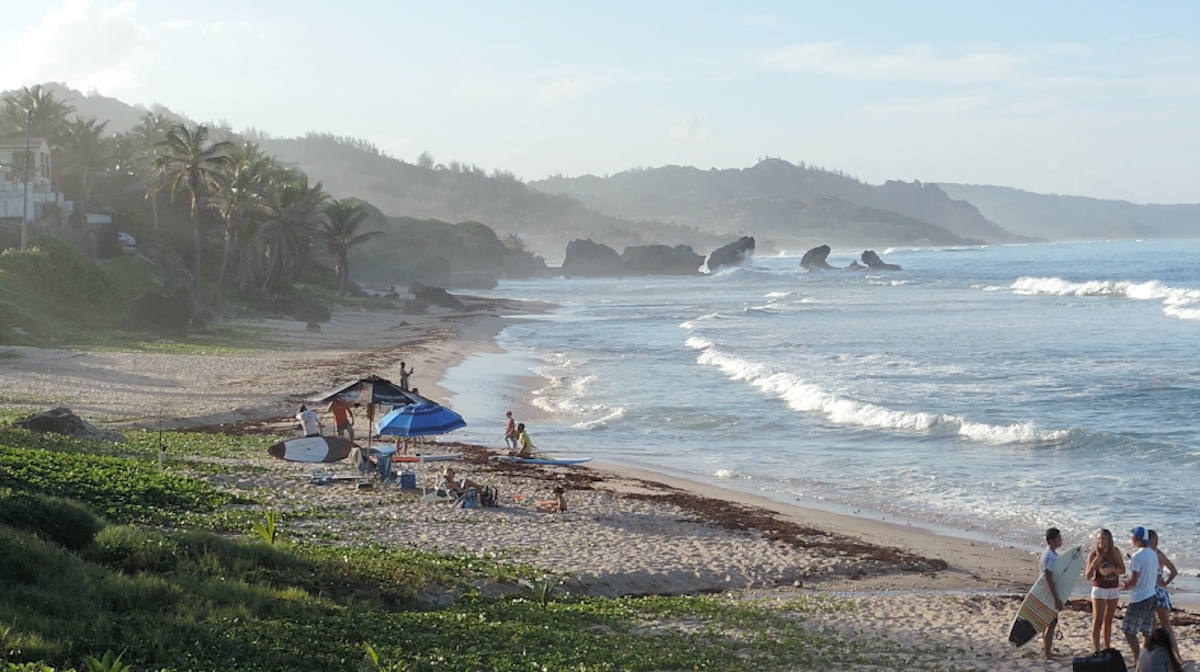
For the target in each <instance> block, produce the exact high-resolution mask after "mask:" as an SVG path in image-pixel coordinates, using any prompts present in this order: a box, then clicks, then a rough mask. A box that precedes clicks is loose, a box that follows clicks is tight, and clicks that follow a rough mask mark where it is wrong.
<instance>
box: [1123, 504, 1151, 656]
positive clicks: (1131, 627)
mask: <svg viewBox="0 0 1200 672" xmlns="http://www.w3.org/2000/svg"><path fill="white" fill-rule="evenodd" d="M1129 540H1130V541H1131V542H1132V543H1133V545H1134V546H1135V547H1136V548H1137V550H1136V551H1134V553H1133V557H1131V558H1130V559H1129V578H1128V579H1125V581H1124V583H1122V584H1121V588H1122V589H1124V590H1128V591H1131V592H1130V595H1129V607H1127V608H1126V609H1125V622H1124V623H1122V624H1121V630H1122V631H1124V633H1125V641H1127V642H1129V650H1130V651H1131V652H1133V660H1137V659H1138V651H1139V649H1140V646H1139V644H1138V638H1137V636H1138V635H1139V634H1141V635H1143V636H1145V637H1146V638H1147V640H1148V639H1149V638H1150V633H1151V632H1152V631H1153V629H1154V610H1155V609H1157V608H1158V590H1157V589H1158V554H1157V553H1155V552H1154V549H1152V548H1150V533H1149V532H1148V531H1147V530H1146V528H1144V527H1142V526H1141V525H1138V526H1137V527H1135V528H1133V529H1132V530H1130V532H1129Z"/></svg>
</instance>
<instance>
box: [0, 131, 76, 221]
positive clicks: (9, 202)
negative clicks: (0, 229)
mask: <svg viewBox="0 0 1200 672" xmlns="http://www.w3.org/2000/svg"><path fill="white" fill-rule="evenodd" d="M25 156H26V154H25V137H24V136H20V137H17V136H9V137H0V219H20V218H21V212H22V209H23V208H24V207H25V203H26V200H25ZM29 158H30V170H29V201H28V202H29V211H28V212H26V213H25V218H26V219H27V220H29V221H33V220H36V219H39V218H40V217H41V216H42V215H43V212H44V211H45V206H46V204H48V203H52V204H57V205H58V206H59V208H60V213H61V212H62V211H63V210H64V206H65V205H66V204H65V203H64V202H63V197H62V194H61V193H58V192H56V191H54V190H53V182H52V180H51V174H52V173H51V169H52V167H53V166H52V164H51V156H50V144H49V143H48V142H46V139H45V138H31V139H30V141H29ZM60 216H61V215H60Z"/></svg>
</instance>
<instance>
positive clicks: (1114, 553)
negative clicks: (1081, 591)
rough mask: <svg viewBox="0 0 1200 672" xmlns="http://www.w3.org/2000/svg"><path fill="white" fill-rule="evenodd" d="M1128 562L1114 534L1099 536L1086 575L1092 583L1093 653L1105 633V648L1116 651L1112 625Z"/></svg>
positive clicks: (1107, 533) (1089, 556) (1104, 533)
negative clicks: (1114, 538)
mask: <svg viewBox="0 0 1200 672" xmlns="http://www.w3.org/2000/svg"><path fill="white" fill-rule="evenodd" d="M1124 573H1125V563H1124V562H1123V561H1122V560H1121V552H1120V551H1118V550H1117V546H1116V544H1114V543H1113V537H1112V532H1109V531H1108V530H1103V529H1102V530H1100V531H1099V532H1097V533H1096V547H1095V548H1093V549H1092V552H1091V553H1090V554H1088V559H1087V573H1086V576H1087V578H1088V579H1091V581H1092V650H1093V651H1100V632H1101V631H1102V630H1103V632H1104V648H1105V649H1110V648H1112V622H1113V617H1114V616H1116V614H1117V600H1119V599H1120V597H1121V575H1122V574H1124Z"/></svg>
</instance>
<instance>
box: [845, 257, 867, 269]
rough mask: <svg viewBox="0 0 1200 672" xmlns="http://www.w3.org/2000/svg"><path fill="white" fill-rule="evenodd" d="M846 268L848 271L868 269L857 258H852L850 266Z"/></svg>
mask: <svg viewBox="0 0 1200 672" xmlns="http://www.w3.org/2000/svg"><path fill="white" fill-rule="evenodd" d="M846 270H847V271H865V270H867V267H866V266H863V265H862V264H860V263H858V260H857V259H851V260H850V264H849V265H848V266H846Z"/></svg>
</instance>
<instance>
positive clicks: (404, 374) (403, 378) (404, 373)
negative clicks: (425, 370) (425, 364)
mask: <svg viewBox="0 0 1200 672" xmlns="http://www.w3.org/2000/svg"><path fill="white" fill-rule="evenodd" d="M416 370H417V367H415V366H414V367H413V368H411V369H408V370H405V368H404V362H400V389H402V390H407V389H408V377H409V376H411V375H412V374H413V371H416Z"/></svg>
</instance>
